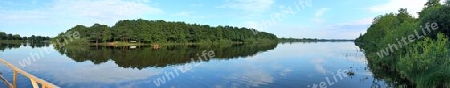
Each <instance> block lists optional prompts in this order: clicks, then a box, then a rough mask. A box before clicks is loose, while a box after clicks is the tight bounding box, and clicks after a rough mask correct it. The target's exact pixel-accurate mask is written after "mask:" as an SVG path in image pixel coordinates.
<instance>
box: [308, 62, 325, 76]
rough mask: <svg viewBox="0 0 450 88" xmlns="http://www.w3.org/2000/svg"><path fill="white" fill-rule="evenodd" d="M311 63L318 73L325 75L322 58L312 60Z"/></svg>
mask: <svg viewBox="0 0 450 88" xmlns="http://www.w3.org/2000/svg"><path fill="white" fill-rule="evenodd" d="M311 62H312V63H313V64H314V67H315V69H316V71H317V72H320V73H322V74H325V73H326V72H327V70H326V69H325V67H324V66H323V63H324V62H325V60H324V59H323V58H317V59H313V60H312V61H311Z"/></svg>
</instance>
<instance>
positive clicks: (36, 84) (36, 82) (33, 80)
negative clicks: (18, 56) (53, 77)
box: [0, 58, 59, 88]
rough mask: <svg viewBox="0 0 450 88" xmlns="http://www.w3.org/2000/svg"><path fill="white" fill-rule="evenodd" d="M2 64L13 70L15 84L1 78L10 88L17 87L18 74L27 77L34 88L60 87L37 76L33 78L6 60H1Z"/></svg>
mask: <svg viewBox="0 0 450 88" xmlns="http://www.w3.org/2000/svg"><path fill="white" fill-rule="evenodd" d="M0 62H1V63H3V64H5V65H6V66H7V67H8V68H10V69H12V70H13V83H12V84H11V83H9V82H8V81H7V80H6V79H4V78H3V77H2V76H0V77H1V78H2V80H3V81H4V82H5V83H6V84H7V85H8V87H9V88H16V87H17V85H16V83H17V74H22V75H23V76H25V77H27V78H28V79H30V81H31V84H32V85H33V88H59V87H58V86H56V85H54V84H52V83H49V82H47V81H45V80H42V79H39V78H37V77H36V76H33V75H31V74H28V72H25V71H23V70H21V69H19V68H17V67H16V66H14V65H12V64H10V63H8V62H6V61H5V60H3V59H1V58H0ZM39 85H41V87H39Z"/></svg>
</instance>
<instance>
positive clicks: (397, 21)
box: [355, 0, 450, 88]
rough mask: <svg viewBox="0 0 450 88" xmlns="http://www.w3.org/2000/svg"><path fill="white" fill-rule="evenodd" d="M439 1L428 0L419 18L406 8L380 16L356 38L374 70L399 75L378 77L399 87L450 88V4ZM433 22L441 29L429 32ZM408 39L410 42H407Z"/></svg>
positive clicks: (357, 43)
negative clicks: (449, 39) (449, 38)
mask: <svg viewBox="0 0 450 88" xmlns="http://www.w3.org/2000/svg"><path fill="white" fill-rule="evenodd" d="M439 2H440V0H428V2H427V3H425V8H424V9H423V10H422V11H421V12H419V17H418V18H415V17H413V16H411V15H410V14H409V13H408V12H407V9H400V10H399V12H398V13H387V14H385V15H381V16H378V17H376V18H374V21H373V23H372V25H371V26H370V27H369V28H368V29H367V33H365V34H364V35H361V36H360V37H359V38H357V39H356V42H355V43H356V45H358V46H359V47H360V48H361V49H362V50H363V51H364V53H365V54H366V55H365V56H366V57H367V58H368V59H367V60H368V61H369V67H370V68H371V70H372V72H373V73H378V74H379V73H382V74H387V73H389V74H395V75H398V76H400V77H394V78H392V77H389V76H383V75H377V74H374V75H375V77H378V78H382V79H385V81H387V82H388V83H392V84H393V85H395V86H400V87H418V88H424V87H432V88H446V87H450V86H449V85H450V80H449V79H448V77H449V76H450V75H449V74H448V73H450V59H449V58H450V55H449V54H448V50H449V49H450V46H449V44H450V43H448V37H449V36H450V30H449V28H450V6H449V4H448V3H447V4H444V5H441V4H440V3H439ZM447 2H448V0H447ZM430 23H436V24H437V28H438V29H437V30H434V31H429V30H428V29H427V28H426V27H429V26H430V25H429V24H430ZM427 25H428V26H427ZM419 36H423V37H422V38H420V37H419ZM406 38H407V40H408V41H410V42H408V43H404V41H405V40H406ZM411 38H412V40H415V41H411ZM383 51H384V52H383ZM383 53H384V55H385V56H382V55H383Z"/></svg>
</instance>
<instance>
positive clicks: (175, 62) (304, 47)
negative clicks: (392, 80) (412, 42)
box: [0, 42, 388, 88]
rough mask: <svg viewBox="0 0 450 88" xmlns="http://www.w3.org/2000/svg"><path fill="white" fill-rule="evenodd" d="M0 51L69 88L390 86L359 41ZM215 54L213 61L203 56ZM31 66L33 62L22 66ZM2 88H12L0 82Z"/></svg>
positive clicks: (26, 85)
mask: <svg viewBox="0 0 450 88" xmlns="http://www.w3.org/2000/svg"><path fill="white" fill-rule="evenodd" d="M0 50H1V53H0V58H2V59H4V60H6V61H8V62H10V63H12V64H13V65H15V66H17V67H19V68H21V69H23V70H25V71H27V72H28V73H30V74H33V75H35V76H37V77H38V78H41V79H44V80H46V81H48V82H51V83H53V84H55V85H58V86H60V87H62V88H255V87H256V88H308V87H309V88H320V86H322V87H331V88H369V87H382V88H383V87H387V86H388V84H387V83H385V82H384V81H383V79H376V78H377V77H374V74H372V72H371V70H370V68H369V67H368V62H367V60H366V58H365V57H364V54H363V53H362V52H361V51H360V50H359V48H358V47H357V46H355V44H354V42H303V43H302V42H298V43H280V44H241V45H191V46H163V47H161V48H160V49H153V48H152V47H147V46H137V47H135V46H133V47H97V46H66V47H54V46H52V45H50V44H32V45H31V44H16V45H11V44H1V46H0ZM210 52H212V53H211V54H213V56H212V57H209V55H205V56H206V57H205V56H202V55H203V53H206V54H208V53H210ZM197 54H198V55H197ZM31 57H34V59H35V61H34V60H33V59H31ZM28 58H30V59H28ZM199 58H200V59H199ZM27 59H28V60H30V61H29V63H28V62H23V61H27ZM0 71H1V72H3V76H4V77H5V78H7V79H8V80H10V81H12V70H11V69H9V68H7V67H6V66H5V65H0ZM17 85H18V87H19V88H30V87H31V84H30V82H29V80H28V79H27V78H25V77H24V76H22V75H19V76H18V84H17ZM0 87H6V85H4V84H3V83H0Z"/></svg>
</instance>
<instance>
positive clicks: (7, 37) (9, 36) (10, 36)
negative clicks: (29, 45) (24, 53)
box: [0, 32, 50, 42]
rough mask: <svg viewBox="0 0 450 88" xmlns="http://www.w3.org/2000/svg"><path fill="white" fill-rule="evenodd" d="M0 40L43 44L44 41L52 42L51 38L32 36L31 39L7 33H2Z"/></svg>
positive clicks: (0, 33)
mask: <svg viewBox="0 0 450 88" xmlns="http://www.w3.org/2000/svg"><path fill="white" fill-rule="evenodd" d="M0 40H1V41H6V40H18V41H29V42H42V41H48V40H50V37H44V36H35V35H32V36H31V37H21V36H20V35H19V34H11V33H9V34H7V33H5V32H0Z"/></svg>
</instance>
